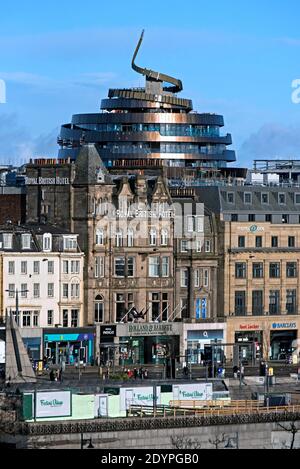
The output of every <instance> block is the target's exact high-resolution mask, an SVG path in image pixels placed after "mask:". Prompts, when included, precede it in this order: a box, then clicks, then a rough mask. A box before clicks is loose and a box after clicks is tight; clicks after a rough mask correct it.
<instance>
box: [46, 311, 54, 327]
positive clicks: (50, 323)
mask: <svg viewBox="0 0 300 469" xmlns="http://www.w3.org/2000/svg"><path fill="white" fill-rule="evenodd" d="M53 322H54V311H53V310H52V309H48V314H47V325H48V326H53Z"/></svg>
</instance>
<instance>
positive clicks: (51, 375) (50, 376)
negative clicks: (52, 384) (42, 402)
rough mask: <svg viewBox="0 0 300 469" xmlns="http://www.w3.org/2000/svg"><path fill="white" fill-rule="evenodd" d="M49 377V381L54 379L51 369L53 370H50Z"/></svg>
mask: <svg viewBox="0 0 300 469" xmlns="http://www.w3.org/2000/svg"><path fill="white" fill-rule="evenodd" d="M49 378H50V381H54V380H55V376H54V371H53V370H51V371H50V374H49Z"/></svg>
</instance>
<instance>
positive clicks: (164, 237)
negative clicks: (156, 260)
mask: <svg viewBox="0 0 300 469" xmlns="http://www.w3.org/2000/svg"><path fill="white" fill-rule="evenodd" d="M168 240H169V232H168V230H166V229H162V230H161V240H160V244H161V245H162V246H167V245H168Z"/></svg>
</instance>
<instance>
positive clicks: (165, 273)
mask: <svg viewBox="0 0 300 469" xmlns="http://www.w3.org/2000/svg"><path fill="white" fill-rule="evenodd" d="M169 275H170V258H169V257H163V258H162V263H161V276H162V277H169Z"/></svg>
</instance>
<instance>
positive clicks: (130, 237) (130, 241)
mask: <svg viewBox="0 0 300 469" xmlns="http://www.w3.org/2000/svg"><path fill="white" fill-rule="evenodd" d="M133 236H134V235H133V230H132V229H131V228H130V229H129V230H128V231H127V246H128V247H129V248H132V247H133V245H134V239H133Z"/></svg>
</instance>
